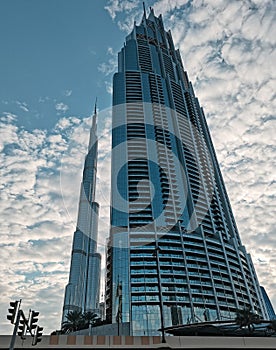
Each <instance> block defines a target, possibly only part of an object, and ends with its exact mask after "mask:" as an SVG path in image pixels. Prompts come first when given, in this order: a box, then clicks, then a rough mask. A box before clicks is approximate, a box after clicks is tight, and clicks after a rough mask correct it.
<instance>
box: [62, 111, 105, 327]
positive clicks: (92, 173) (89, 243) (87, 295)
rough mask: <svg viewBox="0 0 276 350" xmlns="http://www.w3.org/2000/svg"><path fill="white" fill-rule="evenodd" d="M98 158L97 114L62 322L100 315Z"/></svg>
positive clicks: (94, 117) (83, 180)
mask: <svg viewBox="0 0 276 350" xmlns="http://www.w3.org/2000/svg"><path fill="white" fill-rule="evenodd" d="M97 157H98V139H97V112H96V106H95V111H94V115H93V116H92V127H91V130H90V140H89V147H88V154H87V156H86V158H85V164H84V170H83V178H82V183H81V190H80V199H79V211H78V220H77V228H76V231H75V233H74V237H73V246H72V256H71V267H70V275H69V283H68V284H67V286H66V289H65V296H64V305H63V315H62V322H63V321H65V320H66V315H67V314H68V313H69V312H70V311H80V312H82V313H84V312H88V311H91V312H98V311H99V310H98V309H99V295H100V270H101V255H100V254H99V253H97V239H98V215H99V204H98V203H97V202H95V189H96V173H97Z"/></svg>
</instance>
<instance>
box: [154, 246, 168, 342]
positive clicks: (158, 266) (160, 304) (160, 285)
mask: <svg viewBox="0 0 276 350" xmlns="http://www.w3.org/2000/svg"><path fill="white" fill-rule="evenodd" d="M159 249H160V248H159V246H158V245H156V247H155V252H156V254H155V257H156V265H157V279H158V294H159V307H160V318H161V332H162V343H166V339H165V330H164V328H165V327H164V315H163V299H162V284H161V276H160V264H159Z"/></svg>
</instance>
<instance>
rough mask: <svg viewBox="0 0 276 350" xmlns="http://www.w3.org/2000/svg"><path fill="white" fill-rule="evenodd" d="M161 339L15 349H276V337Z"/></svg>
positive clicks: (76, 340) (46, 340) (51, 342)
mask: <svg viewBox="0 0 276 350" xmlns="http://www.w3.org/2000/svg"><path fill="white" fill-rule="evenodd" d="M10 339H11V337H10V336H8V335H4V336H0V349H8V348H9V344H10ZM166 342H167V343H166V344H162V343H161V338H160V337H130V336H125V337H124V336H120V337H118V336H102V335H100V336H86V335H79V336H75V335H60V336H55V335H54V336H53V335H52V336H49V335H46V336H43V338H42V342H41V343H39V344H37V345H36V346H35V347H34V346H32V345H31V343H32V339H31V337H27V339H26V340H25V341H24V342H23V343H22V340H21V339H20V338H19V337H17V340H16V344H15V349H30V348H32V349H33V350H35V349H53V350H54V349H69V348H70V349H91V348H93V349H111V348H117V349H135V348H136V349H158V348H159V349H162V348H164V350H165V349H166V348H167V349H168V348H170V349H276V337H267V338H265V337H259V338H256V337H182V336H181V337H166Z"/></svg>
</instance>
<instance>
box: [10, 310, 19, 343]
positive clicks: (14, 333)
mask: <svg viewBox="0 0 276 350" xmlns="http://www.w3.org/2000/svg"><path fill="white" fill-rule="evenodd" d="M21 312H22V311H21V310H18V313H17V316H16V322H15V325H14V328H13V334H12V337H11V342H10V348H9V350H13V349H14V344H15V339H16V334H17V330H18V326H19V321H20V317H21Z"/></svg>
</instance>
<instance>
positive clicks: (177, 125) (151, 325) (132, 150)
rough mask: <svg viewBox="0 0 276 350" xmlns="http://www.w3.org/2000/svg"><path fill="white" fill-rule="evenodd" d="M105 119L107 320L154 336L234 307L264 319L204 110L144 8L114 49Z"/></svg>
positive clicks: (223, 315)
mask: <svg viewBox="0 0 276 350" xmlns="http://www.w3.org/2000/svg"><path fill="white" fill-rule="evenodd" d="M210 88H212V87H210ZM112 123H113V124H112V175H111V176H112V178H111V228H110V236H109V243H108V249H107V275H106V303H107V318H108V320H109V321H110V322H130V325H131V327H130V328H131V332H130V333H131V334H132V335H154V334H158V332H157V330H158V329H160V325H161V321H162V320H161V318H163V323H164V326H165V327H166V326H172V325H177V324H186V323H195V322H201V321H208V320H210V321H211V320H212V321H214V320H227V319H233V318H234V317H235V310H236V309H237V308H243V307H251V308H252V309H253V310H254V311H255V312H256V313H258V314H259V315H260V316H262V317H263V318H267V312H266V308H265V304H264V301H263V297H262V294H261V291H260V286H259V283H258V279H257V276H256V272H255V269H254V266H253V263H252V260H251V258H250V255H249V254H248V253H247V252H246V250H245V247H244V246H243V245H242V242H241V239H240V236H239V233H238V230H237V226H236V223H235V220H234V217H233V213H232V210H231V207H230V203H229V199H228V196H227V192H226V189H225V185H224V182H223V179H222V175H221V172H220V169H219V164H218V161H217V158H216V155H215V151H214V147H213V144H212V140H211V137H210V133H209V130H208V126H207V124H206V119H205V116H204V112H203V110H202V108H201V107H200V104H199V102H198V99H197V98H196V96H195V94H194V91H193V87H192V84H191V82H190V81H189V79H188V76H187V73H186V72H185V70H184V68H183V64H182V61H181V57H180V53H179V51H178V50H176V49H175V48H174V44H173V39H172V35H171V33H170V31H168V32H167V31H165V30H164V26H163V21H162V17H161V16H159V17H156V16H155V15H154V12H153V10H152V9H151V10H150V14H149V16H148V17H147V16H146V13H145V11H144V15H143V18H142V21H141V24H140V25H137V24H136V23H135V24H134V28H133V30H132V32H131V33H130V34H129V35H128V36H127V37H126V42H125V44H124V46H123V48H122V50H121V51H120V52H119V55H118V72H117V73H115V75H114V80H113V115H112Z"/></svg>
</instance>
